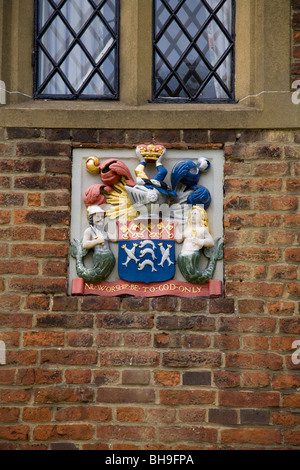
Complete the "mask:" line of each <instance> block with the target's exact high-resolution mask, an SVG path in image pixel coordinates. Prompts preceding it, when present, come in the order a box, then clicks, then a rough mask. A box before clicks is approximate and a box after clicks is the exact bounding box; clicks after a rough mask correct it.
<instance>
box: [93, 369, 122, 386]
mask: <svg viewBox="0 0 300 470" xmlns="http://www.w3.org/2000/svg"><path fill="white" fill-rule="evenodd" d="M119 379H120V372H119V371H116V370H96V371H95V372H94V382H95V384H96V385H107V384H114V383H119Z"/></svg>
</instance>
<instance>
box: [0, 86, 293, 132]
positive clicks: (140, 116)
mask: <svg viewBox="0 0 300 470" xmlns="http://www.w3.org/2000/svg"><path fill="white" fill-rule="evenodd" d="M247 103H248V105H247ZM279 109H280V112H278V110H279ZM299 119H300V105H298V106H297V105H294V104H293V103H292V101H291V94H288V92H286V94H281V95H274V94H272V95H271V94H270V95H264V96H260V97H258V98H255V100H254V99H248V100H245V101H243V103H236V104H232V103H231V104H204V103H191V104H181V103H174V104H173V103H170V104H169V103H168V104H161V103H147V104H143V105H140V106H130V105H127V104H124V103H122V102H121V101H55V100H53V101H51V100H29V101H26V102H22V103H17V104H9V105H2V106H0V122H1V126H3V127H45V128H74V129H76V128H81V129H83V128H87V129H88V128H91V129H95V128H98V129H100V128H101V129H212V128H213V129H250V128H252V129H258V128H265V129H267V128H273V129H274V128H281V129H284V128H298V127H299Z"/></svg>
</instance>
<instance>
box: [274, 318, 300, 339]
mask: <svg viewBox="0 0 300 470" xmlns="http://www.w3.org/2000/svg"><path fill="white" fill-rule="evenodd" d="M279 328H280V332H281V333H290V334H294V335H296V334H299V333H300V319H299V318H287V319H284V320H280V322H279Z"/></svg>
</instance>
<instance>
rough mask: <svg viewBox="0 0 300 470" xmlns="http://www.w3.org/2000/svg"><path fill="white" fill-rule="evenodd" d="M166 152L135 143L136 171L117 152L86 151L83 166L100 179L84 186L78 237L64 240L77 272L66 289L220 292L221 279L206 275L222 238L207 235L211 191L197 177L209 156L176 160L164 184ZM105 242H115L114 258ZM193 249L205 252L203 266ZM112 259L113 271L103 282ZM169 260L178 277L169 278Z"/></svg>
mask: <svg viewBox="0 0 300 470" xmlns="http://www.w3.org/2000/svg"><path fill="white" fill-rule="evenodd" d="M165 154H166V149H165V147H164V146H162V145H139V146H138V147H137V148H136V157H137V158H138V164H137V166H136V168H135V178H134V177H133V176H132V175H131V173H130V171H129V169H128V167H127V166H126V165H125V164H124V163H123V162H122V161H121V160H118V159H109V160H106V161H104V162H103V163H101V162H100V161H99V159H98V158H97V157H90V158H88V159H87V161H86V169H87V171H88V172H89V173H92V174H94V175H100V178H101V181H100V183H96V184H93V185H91V186H90V187H88V188H87V189H86V191H85V194H84V203H85V206H86V208H87V214H88V222H89V226H88V228H87V229H86V230H85V232H84V234H83V238H82V240H79V239H74V240H73V241H72V242H71V255H72V256H73V257H74V258H75V260H76V271H77V274H78V276H79V278H77V279H74V280H73V289H72V293H73V294H77V293H80V294H85V293H91V294H99V295H116V294H124V293H125V294H126V293H127V294H128V293H129V294H132V295H141V296H150V295H152V296H155V295H166V294H169V295H181V296H185V295H188V296H190V294H192V295H195V296H199V295H201V296H203V295H220V294H221V290H222V285H221V281H213V280H212V277H213V274H214V271H215V267H216V263H217V261H218V260H220V259H221V258H222V256H223V243H222V242H221V241H220V239H217V240H214V239H213V237H212V234H211V231H210V228H209V222H208V216H207V209H208V207H209V206H210V203H211V194H210V191H209V190H208V189H207V188H206V187H204V186H202V185H200V184H199V179H200V175H201V173H202V172H206V171H208V170H209V169H210V162H209V160H207V159H206V158H201V159H200V160H199V161H198V162H194V161H192V160H180V161H178V162H176V164H175V165H174V167H173V169H172V171H171V175H170V176H171V177H170V181H171V184H170V185H169V184H167V183H166V181H165V178H166V176H167V173H168V172H167V169H166V168H165V166H164V164H163V159H164V158H165ZM148 169H151V170H152V177H149V175H148V173H147V172H148ZM153 173H154V174H153ZM107 222H108V223H107ZM111 243H118V251H117V253H118V254H117V260H116V257H115V255H114V254H113V252H112V250H111ZM180 244H181V246H182V248H181V252H180V254H179V255H178V256H177V257H176V246H179V245H180ZM89 252H92V253H93V266H92V267H89V268H88V267H86V266H85V260H84V258H85V257H86V256H87V254H88V253H89ZM200 256H202V257H203V256H204V257H205V258H207V265H206V266H205V267H204V268H200V264H199V260H200ZM116 263H117V268H118V276H119V279H117V280H116V281H113V282H107V281H106V280H107V278H108V277H109V275H110V273H111V272H112V270H113V269H114V267H115V264H116ZM176 267H178V268H179V270H180V273H181V275H182V276H183V277H184V279H185V282H179V281H176V280H174V276H175V270H176ZM189 289H190V290H189Z"/></svg>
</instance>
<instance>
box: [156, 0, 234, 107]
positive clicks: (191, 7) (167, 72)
mask: <svg viewBox="0 0 300 470" xmlns="http://www.w3.org/2000/svg"><path fill="white" fill-rule="evenodd" d="M153 5H154V19H155V21H154V27H153V35H154V38H153V39H154V40H153V44H154V46H153V47H154V51H153V52H154V74H153V99H154V101H155V100H160V99H163V100H167V99H168V98H170V99H172V100H173V101H174V99H175V98H176V96H177V98H178V99H183V97H184V96H186V97H187V99H188V100H190V101H201V100H205V101H207V100H227V101H228V100H233V99H234V96H233V79H232V73H233V67H232V64H233V50H234V25H233V22H232V18H233V9H234V6H235V2H234V0H185V1H184V0H154V2H153Z"/></svg>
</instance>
